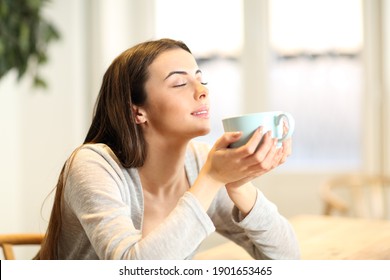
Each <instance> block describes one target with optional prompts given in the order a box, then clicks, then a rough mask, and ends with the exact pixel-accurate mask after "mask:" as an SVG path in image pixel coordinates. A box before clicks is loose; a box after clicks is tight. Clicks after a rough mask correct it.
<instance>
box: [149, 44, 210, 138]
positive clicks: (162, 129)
mask: <svg viewBox="0 0 390 280" xmlns="http://www.w3.org/2000/svg"><path fill="white" fill-rule="evenodd" d="M148 70H149V78H148V80H147V82H146V84H145V90H146V95H147V101H146V104H145V105H144V106H143V107H142V108H141V109H142V110H143V112H144V114H145V122H144V132H145V133H146V135H152V136H158V135H160V136H164V139H170V138H173V139H175V138H179V139H184V140H187V139H191V138H194V137H197V136H200V135H205V134H207V133H208V132H209V131H210V121H209V98H208V89H207V88H206V87H205V83H204V81H203V80H202V72H201V71H200V70H199V68H198V65H197V63H196V61H195V58H194V57H193V56H192V54H190V53H188V52H187V51H185V50H183V49H173V50H169V51H166V52H164V53H162V54H160V55H159V56H158V57H157V58H156V59H155V60H154V61H153V63H152V64H151V65H150V66H149V68H148Z"/></svg>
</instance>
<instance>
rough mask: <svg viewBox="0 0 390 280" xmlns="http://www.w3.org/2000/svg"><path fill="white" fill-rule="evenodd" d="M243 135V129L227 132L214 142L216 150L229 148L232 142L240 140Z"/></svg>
mask: <svg viewBox="0 0 390 280" xmlns="http://www.w3.org/2000/svg"><path fill="white" fill-rule="evenodd" d="M241 136H242V132H241V131H236V132H225V133H224V134H223V135H222V136H221V137H220V138H219V139H218V140H217V141H216V142H215V144H214V148H215V149H216V150H219V149H223V148H228V147H229V145H230V144H232V143H234V142H236V141H238V140H239V139H240V138H241Z"/></svg>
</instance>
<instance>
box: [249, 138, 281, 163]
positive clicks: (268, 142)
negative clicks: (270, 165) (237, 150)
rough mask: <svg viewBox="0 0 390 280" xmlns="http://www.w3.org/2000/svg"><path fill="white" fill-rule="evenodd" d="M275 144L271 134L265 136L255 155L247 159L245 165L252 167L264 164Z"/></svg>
mask: <svg viewBox="0 0 390 280" xmlns="http://www.w3.org/2000/svg"><path fill="white" fill-rule="evenodd" d="M273 143H274V142H273V139H272V137H271V132H267V133H266V134H264V136H263V138H262V140H261V142H260V145H259V146H258V147H257V150H256V151H255V153H252V154H249V156H247V157H246V159H245V161H244V163H245V164H246V165H249V166H250V165H253V164H259V163H260V162H262V161H263V160H264V158H265V157H266V156H267V154H268V153H269V151H270V149H271V148H272V145H273Z"/></svg>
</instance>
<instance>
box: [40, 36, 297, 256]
mask: <svg viewBox="0 0 390 280" xmlns="http://www.w3.org/2000/svg"><path fill="white" fill-rule="evenodd" d="M205 85H206V83H205V82H204V81H203V79H202V72H201V71H200V70H199V69H198V66H197V63H196V61H195V59H194V57H193V56H192V54H191V52H190V50H189V49H188V47H187V46H186V45H185V44H184V43H182V42H180V41H174V40H170V39H161V40H157V41H149V42H145V43H141V44H139V45H136V46H134V47H133V48H130V49H128V50H126V51H125V52H123V53H122V54H121V55H120V56H118V57H117V58H116V59H115V60H114V61H113V63H112V64H111V66H110V67H109V68H108V70H107V72H106V73H105V75H104V78H103V83H102V86H101V89H100V93H99V97H98V100H97V103H96V108H95V115H94V118H93V121H92V124H91V127H90V129H89V131H88V134H87V137H86V139H85V142H84V145H82V146H81V147H79V148H78V149H76V151H75V152H74V153H73V154H72V156H71V157H70V158H69V160H68V161H67V162H66V163H65V165H64V167H63V169H62V172H61V174H60V177H59V181H58V184H57V190H56V195H55V201H54V205H53V210H52V214H51V217H50V221H49V226H48V230H47V233H46V237H45V240H44V242H43V244H42V248H41V251H40V252H39V253H38V255H37V258H39V259H189V258H191V257H192V256H193V255H194V253H195V252H196V249H197V248H198V246H199V245H200V244H201V242H202V241H203V240H204V239H205V238H206V237H207V236H208V235H209V234H210V233H212V232H213V231H215V230H216V231H218V232H219V233H221V234H222V235H224V236H226V237H228V238H230V239H232V240H233V241H235V242H237V243H238V244H240V245H241V246H243V247H244V248H245V249H246V250H247V251H248V252H249V253H250V254H251V255H252V256H253V257H254V258H256V259H284V258H298V257H299V252H298V246H297V241H296V239H295V236H294V233H293V231H292V229H291V227H290V225H289V224H288V222H287V221H286V220H285V219H284V218H283V217H282V216H280V215H279V213H278V212H277V209H276V207H275V206H274V205H273V204H272V203H271V202H269V201H267V200H266V198H265V197H264V196H263V194H262V193H261V192H260V191H259V190H258V189H257V188H255V187H254V186H253V185H252V184H251V183H250V181H251V180H252V179H254V178H256V177H258V176H260V175H262V174H264V173H266V172H268V171H269V170H271V169H273V168H275V167H277V166H278V165H280V164H281V163H283V162H284V161H285V160H286V157H287V156H288V155H289V154H290V152H291V151H290V150H291V148H290V147H291V140H289V141H286V142H285V143H284V145H283V147H282V148H281V149H277V148H276V140H275V139H272V138H271V137H270V135H269V134H267V133H266V134H265V135H263V134H262V131H261V128H259V129H258V131H257V132H256V133H255V134H254V135H253V137H252V138H251V139H250V140H249V142H248V143H247V144H246V145H245V146H243V147H240V148H236V149H229V148H228V146H229V144H230V143H233V142H234V141H237V140H238V139H239V138H240V136H241V134H240V132H236V133H225V134H224V135H222V137H221V138H220V139H219V140H218V141H217V142H216V143H215V145H214V146H213V147H212V148H211V149H208V147H207V146H206V145H204V144H200V143H196V142H193V141H191V139H193V138H194V137H197V136H200V135H204V134H207V133H208V132H209V130H210V123H209V98H208V90H207V88H206V87H205ZM262 138H263V141H262V142H261V144H260V145H259V147H258V144H259V143H260V140H261V139H262ZM257 147H258V148H257Z"/></svg>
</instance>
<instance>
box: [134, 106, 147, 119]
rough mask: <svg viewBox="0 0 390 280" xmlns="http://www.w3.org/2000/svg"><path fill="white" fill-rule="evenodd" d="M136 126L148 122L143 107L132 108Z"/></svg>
mask: <svg viewBox="0 0 390 280" xmlns="http://www.w3.org/2000/svg"><path fill="white" fill-rule="evenodd" d="M131 109H132V111H133V115H134V119H135V123H136V124H142V123H145V122H146V112H145V110H143V109H142V108H141V107H138V106H135V105H132V107H131Z"/></svg>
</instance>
